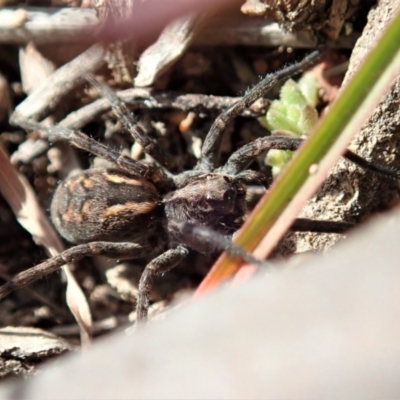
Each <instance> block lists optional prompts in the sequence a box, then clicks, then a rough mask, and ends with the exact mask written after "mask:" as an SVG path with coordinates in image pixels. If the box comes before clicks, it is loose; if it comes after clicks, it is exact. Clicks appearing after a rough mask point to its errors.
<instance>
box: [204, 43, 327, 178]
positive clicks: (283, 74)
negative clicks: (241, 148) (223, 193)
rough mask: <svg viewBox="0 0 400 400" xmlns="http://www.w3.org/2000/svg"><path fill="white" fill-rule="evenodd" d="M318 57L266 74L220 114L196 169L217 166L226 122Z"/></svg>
mask: <svg viewBox="0 0 400 400" xmlns="http://www.w3.org/2000/svg"><path fill="white" fill-rule="evenodd" d="M319 55H320V52H319V51H314V52H312V53H311V54H309V55H308V56H307V57H305V58H304V59H303V60H302V61H300V62H298V63H295V64H292V65H289V66H287V67H285V68H283V69H281V70H280V71H277V72H274V73H272V74H268V75H267V76H266V77H265V78H264V79H263V80H262V81H260V82H259V83H258V84H257V85H256V86H254V87H253V88H252V89H251V90H250V91H249V92H248V93H246V94H245V95H244V96H243V98H242V99H241V100H239V101H237V102H236V103H235V104H233V105H232V106H230V107H228V108H227V109H226V110H225V111H224V112H222V113H221V114H220V115H219V116H218V117H217V119H216V120H215V121H214V123H213V125H212V126H211V129H210V131H209V132H208V134H207V136H206V138H205V140H204V144H203V148H202V150H201V158H200V160H199V162H198V163H197V166H196V169H199V170H204V171H213V170H214V169H215V167H216V166H217V165H218V161H219V154H220V147H221V142H222V139H223V133H224V130H225V128H226V126H227V124H228V122H229V121H230V120H232V119H233V118H235V117H236V116H238V115H239V114H240V113H242V112H243V111H244V110H245V109H246V108H248V107H250V106H251V105H252V104H253V103H254V102H255V101H256V100H257V99H259V98H260V97H262V96H264V95H265V94H266V93H267V92H268V91H269V90H270V89H271V88H272V87H273V86H274V85H275V84H277V83H278V82H280V81H283V80H285V79H288V78H290V77H292V76H294V75H296V74H298V73H300V72H301V71H303V70H305V69H306V68H308V67H310V66H311V65H312V64H313V63H314V62H315V60H316V59H317V58H318V57H319Z"/></svg>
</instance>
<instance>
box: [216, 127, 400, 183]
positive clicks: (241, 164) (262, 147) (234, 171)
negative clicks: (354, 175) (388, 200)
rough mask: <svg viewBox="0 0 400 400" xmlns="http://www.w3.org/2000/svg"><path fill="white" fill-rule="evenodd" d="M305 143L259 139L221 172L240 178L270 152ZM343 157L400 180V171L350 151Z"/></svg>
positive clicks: (279, 138) (234, 156)
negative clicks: (255, 161)
mask: <svg viewBox="0 0 400 400" xmlns="http://www.w3.org/2000/svg"><path fill="white" fill-rule="evenodd" d="M303 142H304V139H300V138H291V137H289V136H278V135H272V136H264V137H261V138H258V139H256V140H254V141H253V142H250V143H248V144H246V145H244V146H242V147H241V148H240V149H238V150H236V151H235V152H234V153H232V154H231V156H230V157H229V158H228V160H227V162H226V163H225V165H224V166H223V167H221V172H223V173H225V174H228V175H234V176H238V174H239V173H240V172H241V171H244V170H245V169H246V168H247V167H248V166H249V165H250V163H251V162H252V161H254V160H255V159H256V158H257V157H258V156H260V155H261V154H263V153H265V152H267V151H268V150H271V149H276V150H291V151H296V150H297V149H298V148H299V147H300V146H301V145H302V144H303ZM343 157H344V158H346V159H347V160H349V161H351V162H352V163H353V164H355V165H358V166H359V167H361V168H363V169H367V170H369V171H371V172H373V173H375V174H378V175H381V176H384V177H386V178H390V179H400V171H398V170H395V169H391V168H390V167H387V166H384V165H377V164H375V163H372V162H370V161H367V160H365V159H364V158H362V157H360V156H359V155H357V154H355V153H354V152H352V151H350V150H346V152H345V153H344V154H343Z"/></svg>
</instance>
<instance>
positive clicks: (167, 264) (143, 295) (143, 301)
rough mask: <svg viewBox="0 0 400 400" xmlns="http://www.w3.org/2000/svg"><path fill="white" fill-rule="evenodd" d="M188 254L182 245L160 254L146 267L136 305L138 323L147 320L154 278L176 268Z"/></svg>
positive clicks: (141, 278) (140, 282)
mask: <svg viewBox="0 0 400 400" xmlns="http://www.w3.org/2000/svg"><path fill="white" fill-rule="evenodd" d="M188 254H189V250H188V248H187V247H186V246H184V245H181V244H180V245H178V246H176V247H175V248H173V249H169V250H167V251H166V252H164V253H162V254H160V255H159V256H158V257H156V258H155V259H154V260H152V261H150V262H149V263H148V264H147V265H146V267H145V269H144V271H143V272H142V275H141V277H140V280H139V291H138V292H139V293H138V299H137V304H136V312H137V319H138V321H140V322H143V321H145V320H146V319H147V311H148V309H149V295H150V290H151V283H152V280H153V278H154V277H155V276H156V275H159V274H162V273H164V272H168V271H169V270H171V269H172V268H174V267H176V266H177V265H178V264H179V262H180V261H182V260H183V259H184V258H185V257H186V256H187V255H188Z"/></svg>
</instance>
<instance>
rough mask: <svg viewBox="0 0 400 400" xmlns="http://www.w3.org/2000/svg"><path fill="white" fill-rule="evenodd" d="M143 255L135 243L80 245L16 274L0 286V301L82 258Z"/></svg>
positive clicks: (140, 248)
mask: <svg viewBox="0 0 400 400" xmlns="http://www.w3.org/2000/svg"><path fill="white" fill-rule="evenodd" d="M143 253H144V250H143V248H142V246H140V245H138V244H136V243H112V242H91V243H85V244H80V245H77V246H74V247H71V248H70V249H67V250H65V251H63V252H62V253H60V254H58V255H57V256H54V257H52V258H49V259H48V260H46V261H44V262H42V263H41V264H39V265H36V266H35V267H32V268H29V269H28V270H26V271H22V272H20V273H19V274H17V275H16V276H15V277H13V278H12V280H11V281H9V282H7V283H5V284H4V285H3V286H0V300H2V299H3V298H4V297H6V296H8V295H9V294H10V293H11V292H13V291H14V290H16V289H19V288H22V287H24V286H27V285H30V284H31V283H33V282H35V281H36V280H38V279H40V278H43V277H44V276H46V275H48V274H51V273H52V272H55V271H56V270H57V269H58V268H60V267H62V266H63V265H65V264H70V263H74V262H76V261H79V260H81V259H82V258H84V257H93V256H108V257H111V258H132V257H140V256H142V255H143Z"/></svg>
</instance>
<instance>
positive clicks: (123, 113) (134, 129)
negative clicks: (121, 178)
mask: <svg viewBox="0 0 400 400" xmlns="http://www.w3.org/2000/svg"><path fill="white" fill-rule="evenodd" d="M85 77H86V80H87V81H88V82H89V83H90V84H91V85H93V86H94V87H95V88H97V89H98V90H99V91H100V92H101V93H102V94H103V96H104V97H105V98H106V99H107V100H108V101H109V102H110V104H111V108H112V110H113V112H114V114H115V116H116V117H117V118H118V119H119V120H120V121H121V122H122V123H123V125H124V127H125V129H126V130H127V131H128V132H129V133H130V134H131V135H132V137H133V138H134V139H135V141H136V142H138V143H139V144H140V145H141V146H142V147H143V151H144V152H145V153H146V154H148V155H150V156H151V157H153V158H154V159H155V160H156V161H157V162H159V163H160V164H161V165H162V166H163V167H166V165H167V161H166V157H165V154H163V153H162V152H161V150H160V149H159V147H158V145H157V143H156V142H155V141H154V140H152V139H150V138H149V137H148V136H147V135H146V132H145V131H144V130H143V129H142V127H141V126H140V125H138V123H137V121H136V120H135V119H134V118H133V116H132V114H131V112H130V111H129V109H128V107H127V106H126V104H125V103H124V102H122V101H121V100H120V99H119V98H118V96H117V95H116V94H115V92H114V91H113V90H112V89H111V88H110V87H108V86H107V85H104V84H102V83H101V82H99V81H98V80H97V79H96V78H95V77H94V76H93V75H92V74H87V75H86V76H85Z"/></svg>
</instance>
